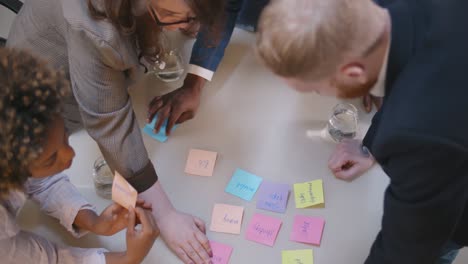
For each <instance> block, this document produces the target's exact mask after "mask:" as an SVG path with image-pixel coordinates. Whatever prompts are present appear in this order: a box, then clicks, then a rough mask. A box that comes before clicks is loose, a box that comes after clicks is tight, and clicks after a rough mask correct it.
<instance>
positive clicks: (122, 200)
mask: <svg viewBox="0 0 468 264" xmlns="http://www.w3.org/2000/svg"><path fill="white" fill-rule="evenodd" d="M137 196H138V192H137V191H136V190H135V188H133V186H132V185H130V183H128V182H127V181H126V180H125V178H124V177H122V175H120V174H119V173H118V172H115V175H114V182H113V183H112V200H113V201H114V202H116V203H118V204H120V205H121V206H123V207H124V208H129V207H133V208H135V206H136V201H137Z"/></svg>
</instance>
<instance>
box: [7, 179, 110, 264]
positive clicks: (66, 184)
mask: <svg viewBox="0 0 468 264" xmlns="http://www.w3.org/2000/svg"><path fill="white" fill-rule="evenodd" d="M28 197H29V198H31V199H32V200H34V201H35V202H37V203H38V204H39V206H40V208H41V211H43V212H44V213H46V214H48V215H50V216H52V217H54V218H57V219H58V220H59V221H60V224H61V225H62V226H63V227H65V229H66V230H67V231H69V232H70V233H71V234H72V235H73V236H74V237H77V238H78V237H82V236H84V235H85V234H86V233H87V232H85V231H83V230H78V229H77V228H76V227H74V226H73V222H74V221H75V217H76V215H77V214H78V211H80V210H84V209H90V210H94V208H93V207H92V206H91V205H90V204H89V203H88V202H87V201H86V200H85V199H84V198H83V196H81V195H80V193H79V192H78V190H77V189H76V188H75V187H74V186H73V185H72V184H71V183H70V181H69V180H68V177H67V176H66V175H64V174H57V175H55V176H51V177H47V178H41V179H30V180H29V181H28V182H27V183H26V185H25V190H24V192H21V191H13V192H11V193H10V194H9V195H8V198H7V199H5V200H0V256H2V261H1V262H2V263H5V264H8V263H36V264H52V263H61V264H68V263H70V264H71V263H83V264H84V263H93V264H99V263H106V261H105V256H104V252H105V251H106V250H105V249H102V248H89V249H85V248H76V247H69V246H62V245H58V244H55V243H53V242H51V241H48V240H47V239H45V238H43V237H41V236H38V235H36V234H34V233H30V232H27V231H23V230H21V228H20V227H19V226H18V224H17V222H16V216H17V215H18V213H19V211H20V209H21V208H22V207H23V205H24V204H25V202H26V200H27V198H28Z"/></svg>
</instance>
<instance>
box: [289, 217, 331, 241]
mask: <svg viewBox="0 0 468 264" xmlns="http://www.w3.org/2000/svg"><path fill="white" fill-rule="evenodd" d="M324 227H325V220H324V219H323V218H320V217H309V216H303V215H296V216H295V217H294V224H293V230H292V232H291V235H290V238H289V239H290V240H291V241H296V242H301V243H307V244H312V245H316V246H320V243H321V240H322V234H323V229H324Z"/></svg>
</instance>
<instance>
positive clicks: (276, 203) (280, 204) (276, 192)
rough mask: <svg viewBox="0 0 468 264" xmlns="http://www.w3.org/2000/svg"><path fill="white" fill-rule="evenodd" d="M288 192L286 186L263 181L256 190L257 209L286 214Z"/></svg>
mask: <svg viewBox="0 0 468 264" xmlns="http://www.w3.org/2000/svg"><path fill="white" fill-rule="evenodd" d="M289 190H290V187H289V185H288V184H280V183H272V182H265V181H264V182H263V183H262V185H260V189H259V190H258V200H257V208H258V209H263V210H268V211H272V212H277V213H284V212H286V205H287V204H288V198H289Z"/></svg>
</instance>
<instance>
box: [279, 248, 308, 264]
mask: <svg viewBox="0 0 468 264" xmlns="http://www.w3.org/2000/svg"><path fill="white" fill-rule="evenodd" d="M281 255H282V260H283V261H282V264H314V252H313V251H312V249H304V250H284V251H283V252H282V254H281Z"/></svg>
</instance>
